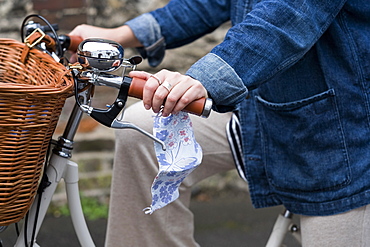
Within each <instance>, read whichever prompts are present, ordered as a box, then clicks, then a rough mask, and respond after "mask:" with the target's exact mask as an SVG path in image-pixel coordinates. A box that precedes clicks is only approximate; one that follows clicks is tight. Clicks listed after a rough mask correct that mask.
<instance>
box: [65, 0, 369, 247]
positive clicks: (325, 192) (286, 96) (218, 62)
mask: <svg viewBox="0 0 370 247" xmlns="http://www.w3.org/2000/svg"><path fill="white" fill-rule="evenodd" d="M229 20H231V28H230V29H229V30H228V32H227V34H226V35H225V39H224V40H223V42H221V43H220V44H219V45H217V46H215V47H214V48H213V49H212V50H211V51H210V52H209V53H208V54H206V55H205V56H204V57H202V58H201V59H199V60H198V61H195V63H194V64H193V65H192V66H191V67H190V68H189V69H188V70H187V72H186V73H185V74H180V73H177V72H173V71H168V70H161V71H159V72H158V73H156V74H155V76H156V77H157V78H155V77H154V76H151V75H150V74H148V73H146V72H142V71H136V72H132V73H131V74H130V76H136V77H141V78H143V79H145V80H147V82H146V84H145V88H144V92H143V104H140V105H134V106H133V107H132V108H130V109H128V110H127V112H126V113H125V114H126V119H128V120H129V121H134V122H135V123H142V124H143V123H144V122H146V123H147V124H146V126H144V128H147V129H150V128H151V121H152V120H151V116H152V113H151V111H145V110H142V108H143V106H144V108H145V109H146V110H149V109H152V111H154V112H155V113H157V112H159V111H162V114H163V116H168V115H169V114H171V113H176V112H178V111H180V110H182V109H183V108H184V106H185V105H186V104H188V103H189V102H191V101H193V100H195V99H198V98H201V97H210V98H212V99H213V102H214V105H213V109H214V111H216V112H219V113H212V114H211V119H208V120H207V119H206V120H205V119H200V118H196V117H193V118H192V119H193V121H195V122H194V129H195V135H196V138H197V140H198V141H199V143H200V144H201V145H202V147H203V149H204V161H203V163H202V164H201V166H200V167H199V168H197V169H196V170H195V171H194V173H192V174H191V175H190V176H189V177H188V178H187V179H186V180H185V181H184V183H183V185H182V186H181V189H180V198H179V199H178V200H177V201H175V202H174V203H171V204H170V205H168V206H166V207H165V208H163V209H160V210H158V211H157V212H155V213H154V214H153V215H151V216H148V215H143V213H142V212H141V208H142V207H143V205H144V206H145V205H147V204H148V202H150V192H149V188H150V185H151V182H152V179H153V176H155V174H156V172H157V170H156V169H157V168H156V167H155V164H156V160H155V155H154V154H153V150H152V149H153V148H152V143H151V142H150V141H148V140H146V139H143V138H144V137H140V135H139V134H136V133H130V134H128V133H127V132H126V133H123V132H118V133H117V155H116V157H115V164H114V175H113V176H114V177H113V188H112V198H111V200H112V201H111V206H110V210H111V211H110V213H111V216H110V218H109V226H108V236H107V245H108V246H187V247H189V246H197V243H196V242H195V240H194V238H193V235H192V234H193V216H192V214H191V212H190V211H189V209H188V206H189V198H190V187H191V186H192V185H193V184H194V183H196V182H197V181H199V180H201V179H203V178H204V177H206V176H209V175H211V174H213V173H216V172H219V171H224V170H229V169H232V166H233V165H232V163H233V162H232V155H231V152H230V148H229V147H228V143H227V139H226V135H225V130H224V127H225V125H226V124H227V122H228V121H229V119H230V116H231V114H230V112H234V113H235V114H236V115H237V116H238V119H239V121H240V126H241V137H242V148H243V160H244V172H245V175H246V177H247V180H248V183H249V189H250V195H251V199H252V202H253V205H254V206H255V207H256V208H261V207H268V206H274V205H279V204H283V205H284V206H285V207H286V208H287V209H288V210H290V211H291V212H293V213H295V214H299V215H301V217H300V218H301V227H302V242H303V243H302V244H303V246H350V245H352V246H353V245H354V246H370V234H369V231H370V224H369V222H370V209H369V206H367V205H368V204H369V202H370V179H369V177H370V159H369V156H370V133H369V132H370V117H369V116H370V115H369V113H370V107H369V105H370V100H369V86H368V85H369V83H370V59H369V57H370V43H369V40H370V2H369V1H367V0H347V1H346V0H342V1H338V0H336V1H334V0H329V1H321V0H305V1H303V0H295V1H287V0H280V1H277V0H269V1H267V0H259V1H247V0H234V1H231V0H218V1H216V0H187V1H182V0H172V1H170V2H169V3H168V4H167V5H166V6H165V7H163V8H159V9H157V10H154V11H151V12H149V13H145V14H142V15H140V16H138V17H136V18H134V19H132V20H130V21H128V22H127V23H125V24H124V25H123V26H120V27H117V28H112V29H103V28H99V27H94V26H89V25H80V26H77V27H76V28H75V29H74V30H73V31H72V33H71V34H73V35H79V36H81V37H83V38H88V37H101V38H108V39H112V40H115V41H117V42H119V43H121V44H122V45H123V46H124V47H137V48H138V50H139V51H140V53H141V54H142V55H143V57H145V58H147V59H148V61H149V63H150V64H151V65H152V66H156V65H158V64H159V63H160V62H161V60H162V58H163V57H164V55H165V49H171V48H175V47H178V46H182V45H184V44H188V43H191V42H192V41H194V40H196V39H198V38H199V37H201V36H203V35H205V34H206V33H209V32H211V31H213V30H214V29H216V28H217V27H219V26H220V25H221V24H222V23H224V22H226V21H229ZM157 79H158V80H157ZM164 82H166V84H167V85H168V83H169V84H170V86H171V88H165V87H164V86H162V85H161V84H162V83H164ZM164 99H166V101H165V103H164ZM163 103H164V107H163V108H162V104H163ZM226 112H227V113H226ZM143 125H145V124H143ZM134 138H135V139H134ZM133 139H134V140H135V142H132V141H131V140H133Z"/></svg>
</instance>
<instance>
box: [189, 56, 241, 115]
mask: <svg viewBox="0 0 370 247" xmlns="http://www.w3.org/2000/svg"><path fill="white" fill-rule="evenodd" d="M186 74H187V75H189V76H191V77H193V78H194V79H196V80H198V81H200V82H201V83H202V84H203V86H204V87H205V88H206V89H207V91H208V95H209V96H210V97H211V98H212V100H213V103H214V110H216V111H218V112H227V111H232V110H234V109H235V107H236V105H237V104H238V103H240V102H241V101H243V100H244V99H245V98H246V97H247V95H248V89H247V87H246V86H245V85H244V84H243V81H242V79H241V78H240V77H239V76H238V74H237V73H236V72H235V70H234V69H233V68H232V67H231V66H230V65H229V64H228V63H226V62H225V61H224V60H223V59H222V58H220V57H219V56H217V55H216V54H214V53H208V54H207V55H205V56H204V57H202V58H201V59H200V60H199V61H197V62H196V63H195V64H193V65H192V66H191V67H190V69H189V70H188V71H187V72H186ZM226 81H227V83H226ZM224 82H225V83H224Z"/></svg>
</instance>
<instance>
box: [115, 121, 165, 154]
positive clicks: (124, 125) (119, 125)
mask: <svg viewBox="0 0 370 247" xmlns="http://www.w3.org/2000/svg"><path fill="white" fill-rule="evenodd" d="M111 127H112V128H115V129H134V130H137V131H139V132H140V133H141V134H143V135H145V136H147V137H149V138H150V139H152V140H153V141H155V142H157V143H159V144H160V145H161V146H162V150H163V151H166V144H165V143H164V142H163V141H161V140H160V139H158V138H157V137H155V136H153V135H152V134H150V133H149V132H147V131H145V130H143V129H141V128H139V127H138V126H136V125H134V124H132V123H130V122H125V121H121V120H118V119H115V120H114V121H113V123H112V126H111Z"/></svg>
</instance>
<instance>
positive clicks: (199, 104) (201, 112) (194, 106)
mask: <svg viewBox="0 0 370 247" xmlns="http://www.w3.org/2000/svg"><path fill="white" fill-rule="evenodd" d="M145 82H146V81H145V80H143V79H140V78H137V77H134V78H132V80H131V85H130V88H129V90H128V95H129V96H131V97H134V98H138V99H142V98H143V89H144V85H145ZM211 108H212V100H211V99H209V98H201V99H198V100H195V101H193V102H191V103H190V104H189V105H187V106H186V107H185V108H184V111H186V112H189V113H192V114H195V115H198V116H202V117H205V118H207V117H208V116H209V114H210V113H211Z"/></svg>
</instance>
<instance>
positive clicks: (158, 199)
mask: <svg viewBox="0 0 370 247" xmlns="http://www.w3.org/2000/svg"><path fill="white" fill-rule="evenodd" d="M153 134H154V136H156V137H157V138H159V139H160V140H162V141H163V142H164V143H165V144H166V151H163V150H162V148H161V146H160V145H159V144H158V143H155V144H154V148H155V152H156V155H157V160H158V164H159V172H158V174H157V176H156V177H155V179H154V181H153V184H152V188H151V192H152V203H151V205H150V206H149V207H147V208H145V209H144V211H145V213H146V214H152V213H153V212H154V211H155V210H158V209H160V208H162V207H164V206H166V205H167V204H169V203H171V202H173V201H174V200H176V199H177V198H178V197H179V186H180V184H181V183H182V181H184V179H185V178H186V177H187V176H188V175H189V174H190V173H191V172H192V171H194V169H195V168H197V167H198V165H199V164H200V163H201V160H202V156H203V152H202V148H201V147H200V145H199V144H198V143H197V142H196V140H195V137H194V132H193V128H192V122H191V120H190V117H189V115H188V113H186V112H179V113H178V114H172V115H170V116H169V117H161V116H160V115H157V116H155V117H154V124H153Z"/></svg>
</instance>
